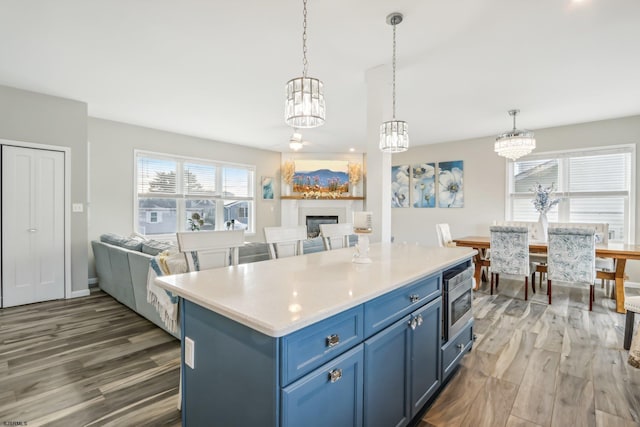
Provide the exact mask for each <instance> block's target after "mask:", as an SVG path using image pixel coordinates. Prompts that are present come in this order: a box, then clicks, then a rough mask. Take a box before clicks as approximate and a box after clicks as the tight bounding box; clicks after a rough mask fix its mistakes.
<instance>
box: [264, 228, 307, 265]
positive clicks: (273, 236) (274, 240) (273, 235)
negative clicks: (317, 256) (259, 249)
mask: <svg viewBox="0 0 640 427" xmlns="http://www.w3.org/2000/svg"><path fill="white" fill-rule="evenodd" d="M264 238H265V241H266V242H267V245H268V247H269V258H271V259H276V258H285V257H289V256H296V255H302V254H303V252H304V249H303V242H304V241H305V239H306V238H307V226H306V225H296V226H291V227H265V228H264Z"/></svg>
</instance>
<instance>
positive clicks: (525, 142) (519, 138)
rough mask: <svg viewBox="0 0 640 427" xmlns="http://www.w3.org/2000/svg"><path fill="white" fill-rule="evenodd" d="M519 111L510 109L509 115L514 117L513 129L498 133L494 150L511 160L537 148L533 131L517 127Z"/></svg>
mask: <svg viewBox="0 0 640 427" xmlns="http://www.w3.org/2000/svg"><path fill="white" fill-rule="evenodd" d="M519 112H520V110H509V115H510V116H511V117H513V129H512V130H509V131H506V132H504V133H502V134H500V135H498V137H497V138H496V143H495V145H494V150H495V152H496V153H498V155H499V156H502V157H506V158H507V159H511V160H516V159H518V158H519V157H522V156H526V155H527V154H529V153H531V152H532V151H533V150H534V149H535V148H536V139H535V138H534V137H533V132H531V131H530V130H519V129H516V116H517V115H518V113H519Z"/></svg>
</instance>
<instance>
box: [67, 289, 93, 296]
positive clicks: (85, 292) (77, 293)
mask: <svg viewBox="0 0 640 427" xmlns="http://www.w3.org/2000/svg"><path fill="white" fill-rule="evenodd" d="M89 293H90V292H89V289H81V290H79V291H71V296H70V297H69V298H80V297H88V296H89Z"/></svg>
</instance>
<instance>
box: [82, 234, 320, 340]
mask: <svg viewBox="0 0 640 427" xmlns="http://www.w3.org/2000/svg"><path fill="white" fill-rule="evenodd" d="M91 247H92V249H93V255H94V257H95V262H96V272H97V274H98V285H99V286H100V289H102V290H103V291H104V292H106V293H108V294H109V295H111V296H112V297H113V298H115V299H116V300H118V301H119V302H121V303H122V304H124V305H126V306H127V307H129V308H130V309H131V310H133V311H135V312H136V313H138V314H140V315H141V316H143V317H145V318H146V319H148V320H149V321H151V322H153V323H155V324H156V325H158V326H159V327H161V328H162V329H164V330H165V331H167V332H169V331H168V330H167V328H166V327H165V325H164V323H163V322H162V320H161V319H160V316H159V315H158V312H157V310H156V309H155V307H154V306H153V305H151V304H149V303H148V302H147V275H148V274H149V261H150V260H151V259H152V258H153V257H154V256H155V255H157V254H159V253H160V252H162V251H163V250H165V249H169V248H171V247H172V246H171V245H170V244H168V243H165V242H159V241H154V240H150V241H142V240H136V239H131V238H126V237H122V236H118V235H115V234H103V235H102V236H100V240H99V241H98V240H94V241H92V242H91ZM322 250H324V247H323V245H322V240H321V239H320V238H314V239H309V240H306V241H305V242H304V253H313V252H318V251H322ZM267 259H269V253H268V250H267V245H266V244H265V243H248V244H246V245H245V246H243V247H241V248H240V250H239V260H238V262H239V263H240V264H245V263H249V262H257V261H264V260H267ZM169 333H171V332H169ZM171 334H172V335H173V336H175V337H176V338H178V339H179V338H180V332H179V331H178V332H177V333H175V334H174V333H171Z"/></svg>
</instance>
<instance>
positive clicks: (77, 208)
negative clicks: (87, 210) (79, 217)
mask: <svg viewBox="0 0 640 427" xmlns="http://www.w3.org/2000/svg"><path fill="white" fill-rule="evenodd" d="M71 210H72V211H73V212H82V211H84V206H83V205H82V203H74V204H73V205H71Z"/></svg>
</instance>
